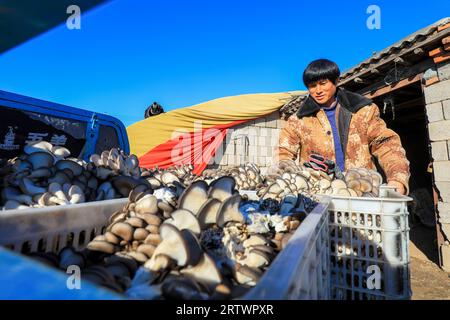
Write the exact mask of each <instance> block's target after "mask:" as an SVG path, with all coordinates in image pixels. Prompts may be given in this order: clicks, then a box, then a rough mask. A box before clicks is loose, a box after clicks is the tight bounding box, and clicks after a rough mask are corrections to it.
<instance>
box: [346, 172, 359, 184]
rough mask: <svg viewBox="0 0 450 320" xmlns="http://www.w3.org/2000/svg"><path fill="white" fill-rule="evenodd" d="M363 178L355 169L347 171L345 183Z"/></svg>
mask: <svg viewBox="0 0 450 320" xmlns="http://www.w3.org/2000/svg"><path fill="white" fill-rule="evenodd" d="M359 178H361V175H360V174H359V173H358V172H357V171H355V170H354V169H350V170H347V172H346V173H345V181H351V180H356V179H359Z"/></svg>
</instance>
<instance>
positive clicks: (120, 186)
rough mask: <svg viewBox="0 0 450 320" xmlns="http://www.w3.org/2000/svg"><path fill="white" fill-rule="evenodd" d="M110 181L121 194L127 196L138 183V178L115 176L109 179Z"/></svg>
mask: <svg viewBox="0 0 450 320" xmlns="http://www.w3.org/2000/svg"><path fill="white" fill-rule="evenodd" d="M111 183H112V185H113V186H114V188H115V189H116V190H117V191H118V192H119V193H120V194H121V195H122V196H123V197H128V195H129V194H130V192H131V190H132V189H134V188H135V187H136V186H138V185H139V184H141V183H140V180H137V179H133V178H132V177H128V176H117V177H114V178H112V179H111Z"/></svg>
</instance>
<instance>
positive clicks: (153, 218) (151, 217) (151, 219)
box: [136, 213, 162, 226]
mask: <svg viewBox="0 0 450 320" xmlns="http://www.w3.org/2000/svg"><path fill="white" fill-rule="evenodd" d="M136 217H138V218H141V219H142V220H144V221H145V222H146V223H147V224H149V225H154V226H159V225H160V224H161V223H162V219H161V218H160V217H159V216H157V215H156V214H151V213H136Z"/></svg>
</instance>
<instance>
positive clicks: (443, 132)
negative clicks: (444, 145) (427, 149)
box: [428, 120, 450, 141]
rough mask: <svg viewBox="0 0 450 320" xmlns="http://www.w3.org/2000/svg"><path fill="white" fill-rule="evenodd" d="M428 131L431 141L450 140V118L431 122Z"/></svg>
mask: <svg viewBox="0 0 450 320" xmlns="http://www.w3.org/2000/svg"><path fill="white" fill-rule="evenodd" d="M428 131H429V133H430V140H431V141H442V140H450V120H443V121H438V122H433V123H430V124H429V125H428Z"/></svg>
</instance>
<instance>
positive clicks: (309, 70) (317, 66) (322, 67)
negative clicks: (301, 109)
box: [303, 59, 341, 87]
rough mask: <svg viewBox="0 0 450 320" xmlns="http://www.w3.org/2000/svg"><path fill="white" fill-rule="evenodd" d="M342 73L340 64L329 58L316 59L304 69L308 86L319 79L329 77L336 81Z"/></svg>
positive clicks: (304, 79) (304, 78) (305, 82)
mask: <svg viewBox="0 0 450 320" xmlns="http://www.w3.org/2000/svg"><path fill="white" fill-rule="evenodd" d="M340 75H341V71H340V70H339V67H338V65H337V64H336V63H335V62H333V61H330V60H328V59H318V60H314V61H313V62H311V63H310V64H308V66H307V67H306V69H305V71H303V83H304V84H305V86H306V87H308V86H309V85H310V84H313V83H315V82H317V81H320V80H324V79H328V80H330V81H331V82H333V83H336V81H337V79H338V78H339V76H340Z"/></svg>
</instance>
